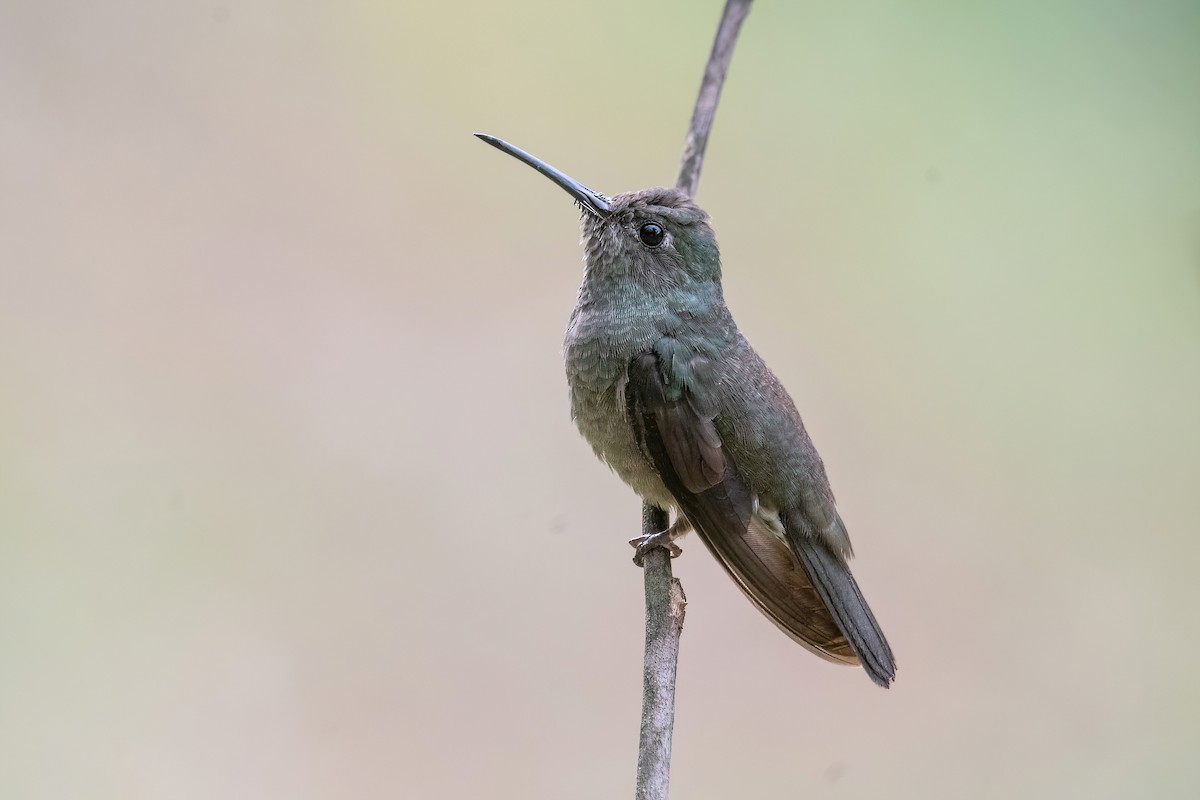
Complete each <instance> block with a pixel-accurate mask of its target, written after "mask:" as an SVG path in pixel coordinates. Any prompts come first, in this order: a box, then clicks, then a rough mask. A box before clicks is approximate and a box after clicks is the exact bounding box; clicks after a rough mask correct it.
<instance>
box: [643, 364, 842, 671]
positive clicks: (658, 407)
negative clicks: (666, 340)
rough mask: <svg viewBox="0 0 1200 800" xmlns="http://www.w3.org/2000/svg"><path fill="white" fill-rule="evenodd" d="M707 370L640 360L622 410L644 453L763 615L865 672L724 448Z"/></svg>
mask: <svg viewBox="0 0 1200 800" xmlns="http://www.w3.org/2000/svg"><path fill="white" fill-rule="evenodd" d="M710 369H711V365H710V363H709V362H708V360H707V359H706V358H705V357H704V356H703V355H700V354H692V355H690V356H689V357H687V358H686V361H681V360H680V359H679V358H678V357H676V358H671V359H664V358H661V357H660V356H659V355H657V354H655V353H645V354H643V355H641V356H638V357H636V358H634V359H633V361H632V362H631V363H630V365H629V369H628V380H627V382H626V384H625V403H626V414H627V418H628V420H629V423H630V424H631V425H632V426H633V428H634V433H635V435H636V437H637V440H638V443H639V445H640V446H641V448H642V450H643V452H644V453H645V454H646V456H647V457H648V458H649V459H650V461H651V462H652V463H653V464H654V466H655V468H656V469H657V470H658V472H659V475H660V476H661V477H662V480H663V483H664V484H665V485H666V487H667V489H668V490H670V492H671V494H672V495H673V496H674V498H675V500H676V502H677V503H678V504H679V508H680V509H681V510H682V511H683V513H684V515H685V516H686V517H687V519H688V521H689V522H691V524H692V526H693V527H694V528H695V529H696V531H697V533H699V534H700V538H701V539H702V540H703V541H704V544H705V545H706V546H707V547H708V549H709V550H710V551H711V552H712V554H713V555H714V556H716V558H717V560H718V561H720V562H721V565H722V566H723V567H725V570H726V571H727V572H728V573H729V575H730V576H731V577H732V578H733V579H734V581H736V582H737V584H738V586H740V587H741V588H742V591H743V592H745V593H746V596H747V597H749V598H750V600H751V601H753V603H754V604H755V605H756V606H758V608H759V610H760V611H762V612H763V613H764V614H765V615H766V616H767V617H768V618H770V619H771V620H772V621H773V622H774V623H775V624H776V625H778V626H779V627H780V628H781V629H782V630H783V631H784V632H786V633H787V634H788V635H789V636H791V637H792V638H793V639H795V640H796V641H797V642H799V643H800V644H802V645H804V646H805V647H807V648H808V649H809V650H812V651H813V652H814V653H816V654H817V655H820V656H822V657H824V658H827V659H829V660H830V661H836V662H840V663H843V664H857V663H859V659H858V657H857V656H856V655H855V652H854V650H853V649H852V648H851V646H850V643H849V642H848V641H847V639H846V637H845V635H844V634H843V633H842V631H841V629H840V628H839V627H838V623H837V620H835V618H834V616H833V614H832V613H830V610H829V609H828V608H827V607H826V605H825V599H824V598H823V597H822V592H820V591H818V589H817V587H816V586H814V583H813V580H812V578H810V576H809V574H808V572H806V570H805V567H804V566H803V565H801V564H800V562H799V561H798V560H797V558H796V556H795V555H794V554H793V552H792V549H791V548H790V547H789V546H788V544H787V542H786V540H785V538H784V532H783V531H782V530H780V529H779V522H778V519H772V518H771V517H768V516H767V515H764V514H762V513H760V510H759V509H758V507H757V503H756V500H755V497H754V495H753V493H752V492H751V491H750V489H749V487H747V485H746V482H745V481H744V480H743V478H742V476H741V475H740V474H739V472H738V469H737V465H736V464H735V463H734V462H733V460H732V457H731V456H730V454H729V451H728V449H727V448H726V447H725V446H724V445H723V443H722V441H721V437H720V435H719V434H718V433H717V429H716V426H715V425H714V424H713V420H714V419H715V417H716V413H717V409H716V403H715V402H713V401H712V398H711V397H709V396H708V395H707V394H706V391H705V387H706V386H713V385H715V380H716V378H715V377H712V376H710V375H709V374H708V373H709V371H710ZM710 380H711V381H713V382H712V383H710V382H709V381H710ZM851 580H852V579H851Z"/></svg>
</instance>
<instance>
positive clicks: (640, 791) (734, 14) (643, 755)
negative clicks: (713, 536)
mask: <svg viewBox="0 0 1200 800" xmlns="http://www.w3.org/2000/svg"><path fill="white" fill-rule="evenodd" d="M750 2H751V0H727V2H726V3H725V11H724V12H723V13H722V15H721V24H720V25H719V26H718V27H717V35H716V38H715V39H714V40H713V47H712V52H711V53H710V54H709V57H708V66H707V67H706V68H705V70H704V79H703V80H702V81H701V83H700V93H699V96H697V98H696V108H695V111H694V112H693V113H692V123H691V125H690V126H689V127H688V133H687V140H686V141H685V142H684V146H683V161H682V163H681V164H680V167H679V180H678V181H677V182H676V184H675V185H676V186H677V187H679V188H680V189H683V190H685V191H686V192H687V193H688V194H689V195H693V196H694V195H695V194H696V187H697V185H699V183H700V168H701V167H702V166H703V164H704V150H705V148H706V147H707V146H708V135H709V133H710V132H711V131H712V124H713V118H714V117H715V116H716V113H717V102H718V101H719V100H720V99H721V86H722V85H723V84H724V83H725V75H726V73H727V72H728V71H729V61H730V59H731V58H732V57H733V46H734V44H736V43H737V37H738V32H739V31H740V30H741V28H742V22H743V21H745V19H746V15H747V14H749V13H750ZM668 522H669V520H668V517H667V512H666V511H663V510H662V509H661V508H658V507H656V506H653V505H650V504H649V503H646V504H644V505H643V506H642V532H643V533H657V532H659V531H662V530H666V528H667V524H668ZM642 563H643V569H642V571H643V575H644V581H645V586H646V655H645V661H644V666H643V673H642V726H641V740H640V742H639V744H638V769H637V794H636V798H637V800H667V790H668V788H669V786H670V776H671V737H672V733H673V731H674V727H675V674H676V671H677V665H678V663H679V636H680V634H681V633H682V631H683V615H684V608H685V606H686V605H687V598H686V597H685V596H684V594H683V585H682V584H681V583H680V582H679V580H678V579H677V578H675V577H674V576H673V575H672V574H671V556H670V554H669V553H668V552H667V551H666V550H665V549H663V548H661V547H658V548H655V549H653V550H651V551H649V552H648V553H646V555H645V557H644V560H643V562H642Z"/></svg>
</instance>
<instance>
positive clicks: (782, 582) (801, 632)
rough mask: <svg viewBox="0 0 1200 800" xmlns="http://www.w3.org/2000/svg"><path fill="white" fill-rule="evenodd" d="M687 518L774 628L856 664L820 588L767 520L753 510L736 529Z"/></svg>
mask: <svg viewBox="0 0 1200 800" xmlns="http://www.w3.org/2000/svg"><path fill="white" fill-rule="evenodd" d="M691 522H692V523H693V525H694V526H695V528H696V532H697V533H698V534H699V535H700V539H701V541H703V542H704V544H705V545H706V546H707V547H708V549H709V551H710V552H711V553H712V554H713V555H714V556H715V557H716V559H717V561H719V562H720V564H721V566H723V567H724V568H725V571H726V572H727V573H729V576H730V577H731V578H733V580H734V582H735V583H737V585H738V586H739V587H740V588H741V590H742V591H743V592H744V593H745V595H746V597H748V598H749V599H750V601H751V602H752V603H754V605H755V606H757V607H758V610H759V611H761V612H762V613H763V614H764V615H766V617H767V618H768V619H770V620H771V621H772V622H774V623H775V624H776V625H777V626H778V627H779V629H780V630H782V631H783V632H784V633H786V634H787V635H788V636H790V637H791V638H792V639H793V640H795V641H796V642H797V643H799V644H801V645H803V646H804V647H805V648H807V649H808V650H810V651H812V652H813V653H816V654H817V655H819V656H821V657H822V658H824V659H826V660H829V661H833V662H836V663H839V664H850V665H854V664H858V663H859V659H858V657H857V655H856V654H855V652H854V649H853V648H852V647H851V645H850V643H849V641H847V639H846V636H845V635H844V634H843V633H842V630H841V628H840V627H839V626H838V624H837V621H836V620H835V619H834V616H833V615H832V614H831V613H830V611H829V609H828V608H827V607H826V604H825V602H824V599H823V597H822V595H821V593H820V591H819V590H818V588H817V587H816V586H815V585H814V583H813V581H812V579H810V578H809V576H808V573H807V572H806V571H805V569H804V567H802V566H801V564H800V563H799V562H798V561H797V560H796V557H795V556H794V555H792V551H791V548H789V547H788V546H787V544H785V543H784V542H783V541H782V540H781V539H780V538H779V535H778V534H777V533H776V532H775V531H774V530H773V529H772V526H771V525H770V524H769V523H768V522H766V521H764V520H763V519H762V518H761V517H760V516H759V515H757V514H754V515H752V516H751V518H750V520H749V524H748V525H746V526H745V527H744V528H742V529H741V530H739V531H736V532H735V531H733V530H731V526H727V527H723V528H718V529H716V530H714V529H713V527H712V526H709V525H705V524H704V521H700V520H691ZM714 534H715V535H714Z"/></svg>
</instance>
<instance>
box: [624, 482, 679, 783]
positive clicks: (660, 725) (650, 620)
mask: <svg viewBox="0 0 1200 800" xmlns="http://www.w3.org/2000/svg"><path fill="white" fill-rule="evenodd" d="M666 527H667V513H666V512H665V511H663V510H662V509H660V508H657V507H655V506H652V505H646V506H643V508H642V530H643V532H645V533H657V532H658V531H661V530H664V529H665V528H666ZM643 565H644V566H643V571H644V575H645V584H646V656H645V662H644V667H643V683H642V729H641V740H640V743H639V745H638V768H637V795H636V797H637V800H666V797H667V789H668V786H669V784H670V777H671V734H672V732H673V730H674V727H675V668H676V665H677V664H678V663H679V635H680V633H681V632H682V631H683V614H684V608H685V606H686V605H687V598H686V597H684V594H683V584H681V583H680V582H679V579H678V578H676V577H674V576H672V574H671V555H670V553H668V552H667V551H666V549H664V548H662V547H656V548H654V549H653V550H651V551H649V552H648V553H646V555H645V557H644V561H643Z"/></svg>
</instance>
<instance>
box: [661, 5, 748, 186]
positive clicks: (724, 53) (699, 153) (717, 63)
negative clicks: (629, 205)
mask: <svg viewBox="0 0 1200 800" xmlns="http://www.w3.org/2000/svg"><path fill="white" fill-rule="evenodd" d="M750 2H751V0H728V1H727V2H726V3H725V12H724V13H723V14H722V15H721V25H720V27H718V28H717V36H716V38H715V39H713V46H712V53H710V54H709V56H708V66H707V67H706V68H705V69H704V79H703V80H702V81H701V82H700V94H699V96H697V97H696V109H695V111H693V112H692V123H691V125H689V126H688V132H687V139H686V140H685V141H684V143H683V159H682V161H681V163H680V165H679V180H677V181H676V182H675V186H676V187H678V188H680V189H683V190H684V191H685V192H687V193H688V194H689V195H691V196H692V197H695V196H696V187H697V186H698V185H699V184H700V168H701V167H702V166H703V165H704V151H705V149H706V148H707V147H708V135H709V133H710V132H711V131H712V125H713V118H714V117H715V116H716V114H717V102H718V101H719V100H720V99H721V87H722V86H724V85H725V75H726V73H728V72H729V61H730V59H732V58H733V46H734V45H735V44H737V37H738V32H739V31H741V29H742V23H743V22H744V21H745V19H746V15H747V14H749V13H750Z"/></svg>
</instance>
